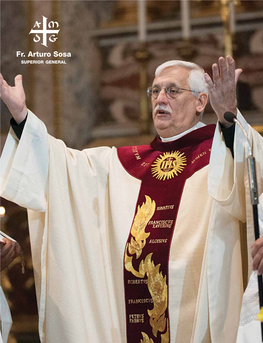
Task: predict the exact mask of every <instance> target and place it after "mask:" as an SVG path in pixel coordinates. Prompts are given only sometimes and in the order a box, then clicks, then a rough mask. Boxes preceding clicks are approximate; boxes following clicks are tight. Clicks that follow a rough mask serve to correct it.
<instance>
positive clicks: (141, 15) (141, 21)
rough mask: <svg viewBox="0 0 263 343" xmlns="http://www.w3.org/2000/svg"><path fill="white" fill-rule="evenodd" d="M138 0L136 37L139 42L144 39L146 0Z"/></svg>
mask: <svg viewBox="0 0 263 343" xmlns="http://www.w3.org/2000/svg"><path fill="white" fill-rule="evenodd" d="M137 1H138V30H139V34H138V38H139V41H140V42H145V41H146V2H145V0H137Z"/></svg>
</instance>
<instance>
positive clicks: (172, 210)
mask: <svg viewBox="0 0 263 343" xmlns="http://www.w3.org/2000/svg"><path fill="white" fill-rule="evenodd" d="M214 130H215V125H208V126H205V127H203V128H200V129H197V130H195V131H192V132H191V133H189V134H187V135H185V136H184V137H182V138H180V139H179V140H176V141H173V142H168V143H162V142H161V140H160V139H159V138H158V137H156V138H155V139H154V141H153V142H152V143H151V144H150V146H147V145H143V146H130V147H122V148H118V157H119V159H120V161H121V163H122V165H123V167H124V168H125V169H126V171H127V172H128V173H129V174H131V175H132V176H134V177H136V178H138V179H140V180H142V184H141V189H140V193H139V196H138V201H137V206H136V213H135V216H134V218H135V217H136V214H137V209H138V206H142V204H143V203H145V201H146V198H145V196H148V197H150V198H151V200H154V201H155V203H156V208H155V211H154V213H153V215H152V217H151V218H150V220H149V221H148V224H146V226H145V232H146V233H150V235H149V237H148V238H147V240H146V245H145V246H144V248H143V249H142V253H141V255H140V256H139V258H138V259H136V255H130V254H129V252H128V253H126V254H128V255H129V256H133V258H132V264H133V267H134V269H135V270H136V271H138V270H139V265H140V263H141V261H145V258H146V256H147V255H149V254H150V253H152V258H151V260H152V261H153V263H154V265H155V266H157V265H158V264H160V272H162V276H163V277H166V285H167V286H168V284H169V283H168V277H169V275H168V270H169V269H168V263H169V251H170V244H171V240H172V237H173V234H176V233H174V232H173V231H174V226H175V221H176V217H177V212H178V208H179V204H180V200H181V195H182V192H183V188H184V184H185V181H186V179H187V178H189V177H191V176H192V175H193V174H194V173H195V172H196V171H198V170H200V169H201V168H203V167H205V166H207V165H208V163H209V158H210V151H211V145H212V140H213V134H214ZM158 161H159V162H158ZM173 170H174V172H173ZM168 175H169V177H170V178H168ZM157 176H158V177H159V178H157ZM165 206H168V207H167V209H166V207H165ZM132 239H134V237H133V236H132V234H131V232H130V234H129V237H128V240H127V244H130V243H131V241H132ZM156 239H157V240H162V241H161V242H162V243H155V244H151V242H153V241H152V240H156ZM144 279H145V280H146V279H147V280H148V274H147V273H146V275H145V277H144ZM131 280H133V281H131ZM136 280H137V281H136ZM138 280H139V278H137V277H136V276H135V275H133V274H132V273H131V272H130V271H127V270H126V268H125V266H124V283H125V298H126V325H127V342H128V343H133V342H140V339H142V338H143V337H142V332H144V333H146V334H147V335H148V337H149V338H152V339H153V341H154V342H155V343H161V334H164V333H165V332H166V330H167V325H165V329H164V331H162V332H160V331H158V332H157V337H156V336H155V335H154V334H153V328H152V326H153V325H155V326H156V327H158V323H160V321H161V320H163V317H162V318H159V317H158V318H154V316H153V318H151V324H152V325H151V324H150V323H149V314H148V311H147V310H152V309H153V306H154V303H149V302H146V303H139V304H137V303H131V300H130V299H150V298H151V294H150V292H149V289H148V286H147V284H146V283H141V282H142V281H138ZM131 282H133V283H131ZM136 282H139V283H136ZM148 282H149V280H148ZM168 294H169V290H168ZM168 294H167V302H168ZM138 315H139V316H138ZM163 316H165V318H167V319H168V318H169V312H168V307H167V308H166V309H165V311H164V313H163ZM142 318H143V320H142ZM137 319H140V320H139V322H138V320H137Z"/></svg>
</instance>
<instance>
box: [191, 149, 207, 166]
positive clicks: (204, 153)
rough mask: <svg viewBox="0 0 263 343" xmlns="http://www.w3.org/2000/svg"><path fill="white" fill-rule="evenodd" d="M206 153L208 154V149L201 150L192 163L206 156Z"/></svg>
mask: <svg viewBox="0 0 263 343" xmlns="http://www.w3.org/2000/svg"><path fill="white" fill-rule="evenodd" d="M206 154H207V152H206V151H203V152H201V154H199V155H197V156H196V157H195V158H194V159H193V160H192V161H191V163H195V162H196V161H197V160H199V158H201V157H203V156H205V155H206Z"/></svg>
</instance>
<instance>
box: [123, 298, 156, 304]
mask: <svg viewBox="0 0 263 343" xmlns="http://www.w3.org/2000/svg"><path fill="white" fill-rule="evenodd" d="M128 303H129V304H133V305H137V304H147V303H153V299H152V298H146V299H128Z"/></svg>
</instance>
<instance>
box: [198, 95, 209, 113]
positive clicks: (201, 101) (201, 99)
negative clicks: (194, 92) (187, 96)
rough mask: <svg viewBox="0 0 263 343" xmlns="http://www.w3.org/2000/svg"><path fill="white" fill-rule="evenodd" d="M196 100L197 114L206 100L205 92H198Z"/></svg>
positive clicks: (202, 108)
mask: <svg viewBox="0 0 263 343" xmlns="http://www.w3.org/2000/svg"><path fill="white" fill-rule="evenodd" d="M196 101H197V105H196V112H197V114H199V113H201V112H202V111H203V110H204V109H205V107H206V104H207V101H208V96H207V95H206V94H205V93H200V94H198V97H197V99H196Z"/></svg>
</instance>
